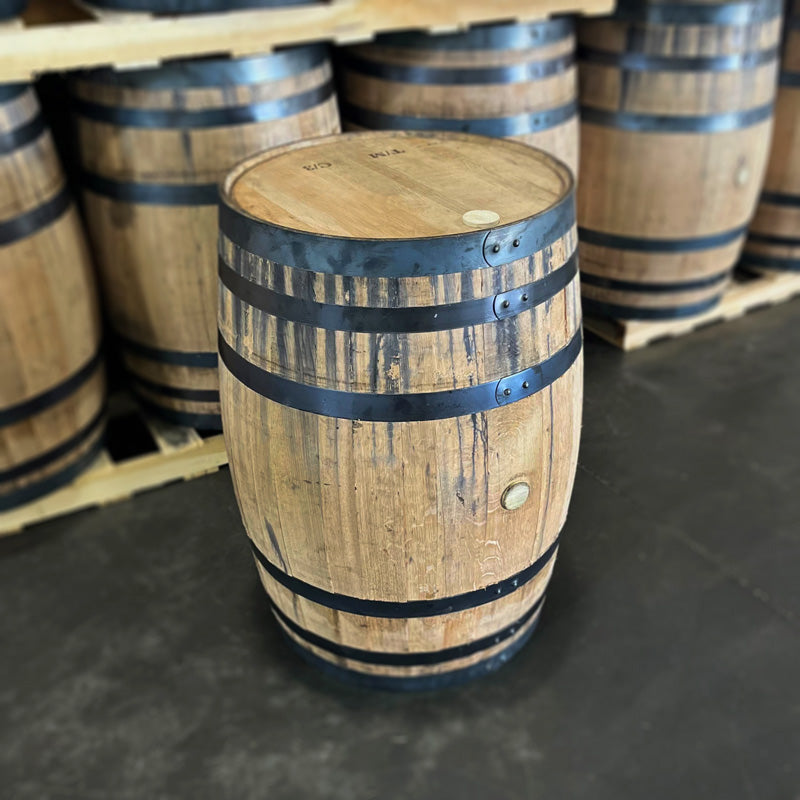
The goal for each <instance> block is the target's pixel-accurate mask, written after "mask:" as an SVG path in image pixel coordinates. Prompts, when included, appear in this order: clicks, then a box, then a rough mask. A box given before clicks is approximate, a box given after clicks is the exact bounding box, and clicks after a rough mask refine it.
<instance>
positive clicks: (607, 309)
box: [581, 294, 722, 320]
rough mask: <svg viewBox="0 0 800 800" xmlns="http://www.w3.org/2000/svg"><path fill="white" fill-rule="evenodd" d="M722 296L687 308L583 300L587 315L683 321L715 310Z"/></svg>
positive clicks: (586, 298)
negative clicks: (644, 306)
mask: <svg viewBox="0 0 800 800" xmlns="http://www.w3.org/2000/svg"><path fill="white" fill-rule="evenodd" d="M721 297H722V295H721V294H719V295H717V296H716V297H712V298H711V299H710V300H703V301H702V302H699V303H693V304H691V305H686V306H675V307H674V308H636V307H635V306H625V305H618V304H617V303H602V302H600V301H599V300H592V299H591V298H588V297H584V298H582V300H581V303H582V304H583V309H584V311H585V312H586V314H587V315H589V314H594V315H596V316H600V317H613V318H614V319H644V320H659V319H683V318H684V317H693V316H695V315H697V314H702V313H703V312H704V311H708V310H710V309H712V308H714V306H715V305H717V303H719V301H720V298H721Z"/></svg>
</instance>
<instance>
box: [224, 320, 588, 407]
mask: <svg viewBox="0 0 800 800" xmlns="http://www.w3.org/2000/svg"><path fill="white" fill-rule="evenodd" d="M582 347H583V339H582V336H581V330H580V328H578V330H577V331H576V332H575V335H574V336H573V337H572V339H571V340H570V341H569V342H568V343H567V344H566V345H565V346H564V347H562V348H561V349H560V350H558V351H556V352H555V353H554V354H553V355H551V356H549V357H548V358H546V359H544V360H543V361H540V362H539V363H538V364H534V365H533V366H531V367H528V369H524V370H521V371H520V372H516V373H514V374H512V375H507V376H505V377H503V378H501V379H499V380H494V381H487V382H486V383H479V384H475V385H472V386H465V387H461V388H457V389H446V390H440V391H434V392H408V393H403V394H376V393H372V392H348V391H342V390H340V389H327V388H324V387H320V386H312V385H310V384H307V383H300V382H298V381H294V380H291V379H290V378H284V377H283V376H281V375H278V374H276V373H273V372H268V371H267V370H265V369H263V368H262V367H260V366H258V365H257V364H253V363H252V362H251V361H249V360H248V359H246V358H245V357H244V356H242V355H241V354H239V353H238V352H237V351H236V350H235V349H234V348H233V347H231V345H229V344H228V342H227V341H226V340H225V338H224V337H223V335H222V333H221V332H220V334H219V341H218V348H219V354H220V359H221V361H222V363H223V364H224V365H225V367H226V369H227V370H228V371H229V372H230V373H231V374H232V375H233V376H234V377H235V378H236V379H237V380H238V381H239V382H240V383H242V384H244V386H246V387H247V388H248V389H250V390H251V391H253V392H255V393H256V394H260V395H261V396H262V397H265V398H267V399H268V400H272V401H274V402H276V403H280V404H281V405H284V406H287V407H289V408H295V409H297V410H299V411H306V412H308V413H311V414H319V415H321V416H326V417H337V418H338V419H355V420H360V421H362V422H419V421H422V420H432V419H451V418H453V417H464V416H468V415H471V414H478V413H481V412H483V411H492V410H494V409H496V408H499V407H500V406H504V405H508V404H509V403H516V402H518V401H520V400H525V399H526V398H528V397H531V396H533V395H534V394H536V393H537V392H540V391H541V390H542V389H544V388H546V387H548V386H551V385H552V384H553V383H555V382H556V381H557V380H558V379H559V378H561V377H562V376H563V375H565V374H566V372H567V371H568V370H569V369H570V368H571V367H572V365H573V364H574V363H575V362H576V360H577V359H578V356H579V355H580V353H581V350H582Z"/></svg>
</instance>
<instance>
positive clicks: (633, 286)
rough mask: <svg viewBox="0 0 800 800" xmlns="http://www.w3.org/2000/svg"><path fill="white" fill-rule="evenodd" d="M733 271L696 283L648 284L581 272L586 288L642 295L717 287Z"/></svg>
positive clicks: (710, 276) (701, 279) (695, 281)
mask: <svg viewBox="0 0 800 800" xmlns="http://www.w3.org/2000/svg"><path fill="white" fill-rule="evenodd" d="M730 275H731V271H730V270H729V269H727V270H725V272H719V273H717V274H716V275H709V276H708V277H706V278H698V279H697V280H694V281H675V282H666V281H665V282H648V283H644V282H642V281H623V280H619V279H617V278H607V277H605V276H602V275H593V274H592V273H591V272H586V270H585V269H582V270H581V284H582V285H584V286H596V287H598V288H600V289H614V290H616V291H620V292H642V293H651V292H652V293H670V292H690V291H693V290H695V289H707V288H708V287H709V286H716V285H717V284H719V283H723V282H724V281H726V280H727V279H728V278H730Z"/></svg>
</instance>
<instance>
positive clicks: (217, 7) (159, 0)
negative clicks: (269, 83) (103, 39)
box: [94, 0, 316, 14]
mask: <svg viewBox="0 0 800 800" xmlns="http://www.w3.org/2000/svg"><path fill="white" fill-rule="evenodd" d="M313 2H316V0H94V5H96V6H99V7H100V8H113V9H115V10H117V11H152V12H153V13H155V14H208V13H214V12H215V11H219V12H226V11H235V10H237V9H243V8H273V7H276V6H300V5H308V4H309V3H313Z"/></svg>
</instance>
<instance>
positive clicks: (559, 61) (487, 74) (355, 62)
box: [338, 51, 575, 86]
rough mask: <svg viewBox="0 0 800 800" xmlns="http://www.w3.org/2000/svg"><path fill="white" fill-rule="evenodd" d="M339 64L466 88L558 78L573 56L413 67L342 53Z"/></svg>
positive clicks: (397, 77)
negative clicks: (488, 64)
mask: <svg viewBox="0 0 800 800" xmlns="http://www.w3.org/2000/svg"><path fill="white" fill-rule="evenodd" d="M338 60H339V63H340V65H341V66H342V67H345V68H346V69H349V70H353V71H354V72H358V73H360V74H361V75H368V76H370V77H373V78H381V79H382V80H387V81H397V82H399V83H416V84H426V85H440V86H442V85H445V86H465V85H466V86H469V85H476V84H486V83H504V84H505V83H525V82H528V81H536V80H541V79H543V78H549V77H551V76H552V75H561V74H563V73H564V72H566V71H567V70H568V69H569V68H570V67H571V66H573V65H574V63H575V54H574V53H572V52H569V53H565V54H564V55H561V56H558V57H557V58H551V59H547V60H543V61H527V62H525V63H523V64H509V65H506V66H502V67H427V66H422V65H416V64H394V63H390V62H387V61H373V60H372V59H371V58H365V57H364V56H361V55H356V54H355V53H352V52H348V51H342V52H341V53H340V54H339V56H338Z"/></svg>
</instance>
